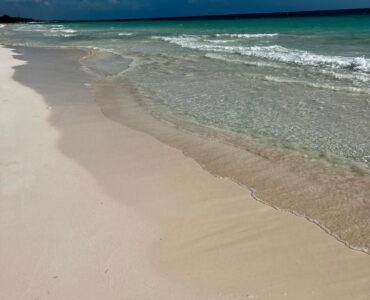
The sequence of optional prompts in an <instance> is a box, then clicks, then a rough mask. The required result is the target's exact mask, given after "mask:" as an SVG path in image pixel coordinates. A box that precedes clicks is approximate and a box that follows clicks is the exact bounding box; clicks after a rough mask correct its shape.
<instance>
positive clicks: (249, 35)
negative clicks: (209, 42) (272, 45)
mask: <svg viewBox="0 0 370 300" xmlns="http://www.w3.org/2000/svg"><path fill="white" fill-rule="evenodd" d="M215 36H217V37H230V38H246V39H259V38H266V37H276V36H279V34H278V33H255V34H252V33H217V34H216V35H215Z"/></svg>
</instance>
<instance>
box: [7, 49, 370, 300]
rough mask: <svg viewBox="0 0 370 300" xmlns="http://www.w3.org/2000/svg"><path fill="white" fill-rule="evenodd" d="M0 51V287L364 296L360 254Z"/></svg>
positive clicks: (191, 295)
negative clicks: (47, 92)
mask: <svg viewBox="0 0 370 300" xmlns="http://www.w3.org/2000/svg"><path fill="white" fill-rule="evenodd" d="M49 58H50V57H45V58H44V62H42V61H39V62H36V64H37V66H39V69H37V68H35V69H34V73H33V75H34V76H35V77H38V78H39V79H40V78H41V80H43V78H42V77H40V76H44V75H43V74H45V73H42V72H41V71H40V70H41V69H42V68H44V69H47V68H49V69H50V70H51V71H50V70H49V74H53V73H50V72H58V68H57V67H56V66H55V65H53V64H52V63H49V64H48V59H49ZM50 59H51V58H50ZM74 59H75V64H76V62H77V59H78V57H77V55H75V56H74ZM0 61H1V68H0V166H1V167H0V299H6V300H13V299H14V300H15V299H24V300H26V299H27V300H28V299H30V300H31V299H32V300H34V299H53V300H54V299H60V300H62V299H63V300H65V299H69V300H74V299H75V300H84V299H86V300H95V299H102V300H103V299H105V300H108V299H109V300H115V299H117V300H118V299H129V300H131V299H138V300H139V299H140V300H144V299H163V300H164V299H272V300H280V299H287V300H288V299H291V300H297V299H299V300H312V299H315V300H332V299H333V300H334V299H335V300H341V299H342V300H349V299H351V300H360V299H361V300H366V299H370V256H369V255H367V254H365V253H362V252H358V251H353V250H350V249H349V248H347V247H346V246H345V245H343V244H342V243H340V242H338V241H337V240H336V239H335V238H333V237H332V236H330V235H328V234H327V233H325V232H324V231H323V230H322V229H320V228H319V227H318V226H316V225H315V224H313V223H310V222H308V221H307V220H305V219H304V218H299V217H296V216H294V215H292V214H289V213H286V212H282V211H278V210H275V209H273V208H271V207H269V206H266V205H263V204H262V203H260V202H258V201H256V200H255V199H254V198H253V197H252V195H251V193H250V191H249V190H248V189H246V188H243V187H241V186H239V185H237V184H235V183H233V182H232V181H230V180H226V179H222V178H217V177H215V176H213V175H212V174H210V173H208V172H207V171H205V170H204V169H202V168H201V167H200V166H199V165H198V164H197V163H196V162H195V161H194V160H192V159H191V158H189V157H186V156H184V154H183V153H182V152H181V151H179V150H176V149H174V148H171V147H169V146H167V145H165V144H163V143H161V142H159V141H158V140H156V139H155V138H153V137H151V136H150V135H147V134H145V133H141V132H138V131H135V130H132V129H130V128H128V127H125V126H123V125H122V124H118V123H115V122H113V121H112V120H110V119H108V118H106V117H105V116H104V115H103V113H102V112H101V110H100V108H99V106H98V105H97V104H96V103H95V101H94V99H93V98H92V97H91V99H89V98H88V99H85V98H84V99H80V98H79V94H78V93H76V98H75V99H68V101H66V102H62V103H61V102H56V101H54V100H53V99H46V98H45V96H44V95H43V93H42V88H40V87H38V88H33V87H32V86H26V85H24V84H22V83H20V82H18V81H17V80H15V79H14V78H16V77H14V72H22V66H21V65H23V64H25V63H26V62H24V61H22V60H21V59H20V58H17V56H15V53H14V52H13V51H12V50H11V49H8V48H5V47H1V48H0ZM68 63H71V62H67V63H66V65H68ZM72 63H73V62H72ZM16 66H18V67H17V71H15V70H14V67H16ZM60 72H62V71H60ZM71 72H72V71H71ZM76 72H77V71H76ZM76 74H77V73H76ZM76 76H78V74H77V75H76ZM72 77H73V76H72ZM46 80H49V81H50V84H51V83H52V82H53V81H52V78H49V79H47V78H45V81H46ZM30 82H32V78H31V79H30ZM69 84H70V83H69V81H68V76H67V77H66V80H65V81H64V82H63V88H65V89H69ZM30 85H31V84H30ZM51 86H52V85H51ZM84 88H85V89H86V90H87V92H86V95H89V91H88V88H87V87H84ZM66 100H67V99H66Z"/></svg>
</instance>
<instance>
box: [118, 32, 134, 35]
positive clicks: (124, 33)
mask: <svg viewBox="0 0 370 300" xmlns="http://www.w3.org/2000/svg"><path fill="white" fill-rule="evenodd" d="M118 35H119V36H132V35H134V34H133V33H132V32H120V33H119V34H118Z"/></svg>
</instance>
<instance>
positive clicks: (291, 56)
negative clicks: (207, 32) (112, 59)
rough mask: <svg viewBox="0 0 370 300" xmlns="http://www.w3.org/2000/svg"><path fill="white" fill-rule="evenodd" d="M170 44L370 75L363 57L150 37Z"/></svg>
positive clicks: (369, 64) (368, 62) (192, 38)
mask: <svg viewBox="0 0 370 300" xmlns="http://www.w3.org/2000/svg"><path fill="white" fill-rule="evenodd" d="M152 38H154V39H160V40H163V41H166V42H168V43H171V44H176V45H179V46H181V47H183V48H189V49H194V50H200V51H208V52H221V53H229V54H239V55H242V56H251V57H257V58H262V59H268V60H270V61H276V62H282V63H290V64H297V65H302V66H313V67H320V66H322V67H329V68H331V69H349V70H351V71H354V72H362V73H370V59H367V58H365V57H345V56H327V55H321V54H315V53H311V52H309V51H304V50H298V49H289V48H285V47H283V46H280V45H272V46H249V47H245V46H228V45H217V44H214V43H208V42H206V41H205V40H203V39H202V38H201V37H200V36H177V37H152Z"/></svg>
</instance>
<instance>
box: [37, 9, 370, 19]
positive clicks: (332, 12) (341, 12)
mask: <svg viewBox="0 0 370 300" xmlns="http://www.w3.org/2000/svg"><path fill="white" fill-rule="evenodd" d="M366 14H370V7H367V8H350V9H326V10H304V11H284V12H268V13H237V14H216V15H191V16H174V17H169V16H166V17H142V18H118V19H74V20H67V19H59V20H58V19H54V20H53V19H51V20H44V21H50V22H140V21H198V20H199V21H202V20H230V19H259V18H288V17H315V16H321V17H330V16H346V15H366ZM39 21H43V20H39Z"/></svg>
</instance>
